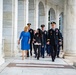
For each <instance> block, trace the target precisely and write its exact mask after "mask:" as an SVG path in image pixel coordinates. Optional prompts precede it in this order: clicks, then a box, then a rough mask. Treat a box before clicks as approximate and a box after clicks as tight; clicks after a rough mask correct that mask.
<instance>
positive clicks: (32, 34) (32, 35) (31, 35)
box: [27, 23, 34, 57]
mask: <svg viewBox="0 0 76 75" xmlns="http://www.w3.org/2000/svg"><path fill="white" fill-rule="evenodd" d="M27 25H28V29H29V32H30V37H31V40H30V55H31V56H32V44H33V43H32V42H33V37H34V30H33V29H31V28H30V26H31V23H27ZM27 56H28V57H29V52H28V53H27Z"/></svg>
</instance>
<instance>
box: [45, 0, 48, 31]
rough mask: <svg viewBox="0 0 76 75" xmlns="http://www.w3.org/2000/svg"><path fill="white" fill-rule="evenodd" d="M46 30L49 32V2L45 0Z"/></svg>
mask: <svg viewBox="0 0 76 75" xmlns="http://www.w3.org/2000/svg"><path fill="white" fill-rule="evenodd" d="M45 28H46V30H48V0H45Z"/></svg>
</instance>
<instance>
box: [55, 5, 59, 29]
mask: <svg viewBox="0 0 76 75" xmlns="http://www.w3.org/2000/svg"><path fill="white" fill-rule="evenodd" d="M55 15H56V27H57V28H58V29H59V6H58V5H57V6H56V13H55Z"/></svg>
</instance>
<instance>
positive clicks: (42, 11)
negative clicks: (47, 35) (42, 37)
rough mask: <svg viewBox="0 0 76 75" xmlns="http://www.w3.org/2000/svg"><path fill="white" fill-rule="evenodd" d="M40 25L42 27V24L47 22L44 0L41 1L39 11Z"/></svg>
mask: <svg viewBox="0 0 76 75" xmlns="http://www.w3.org/2000/svg"><path fill="white" fill-rule="evenodd" d="M38 15H39V16H38V22H39V23H38V27H39V28H40V27H41V24H45V8H44V5H43V3H42V2H40V3H39V13H38Z"/></svg>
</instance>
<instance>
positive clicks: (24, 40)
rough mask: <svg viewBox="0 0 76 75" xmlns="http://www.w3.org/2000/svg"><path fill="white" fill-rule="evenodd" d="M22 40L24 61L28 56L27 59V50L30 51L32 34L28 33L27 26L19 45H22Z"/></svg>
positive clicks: (21, 35)
mask: <svg viewBox="0 0 76 75" xmlns="http://www.w3.org/2000/svg"><path fill="white" fill-rule="evenodd" d="M20 40H21V50H22V60H24V56H25V55H26V57H27V50H29V49H30V33H29V32H28V27H27V26H25V28H24V31H22V32H21V34H20V38H19V40H18V44H20Z"/></svg>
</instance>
